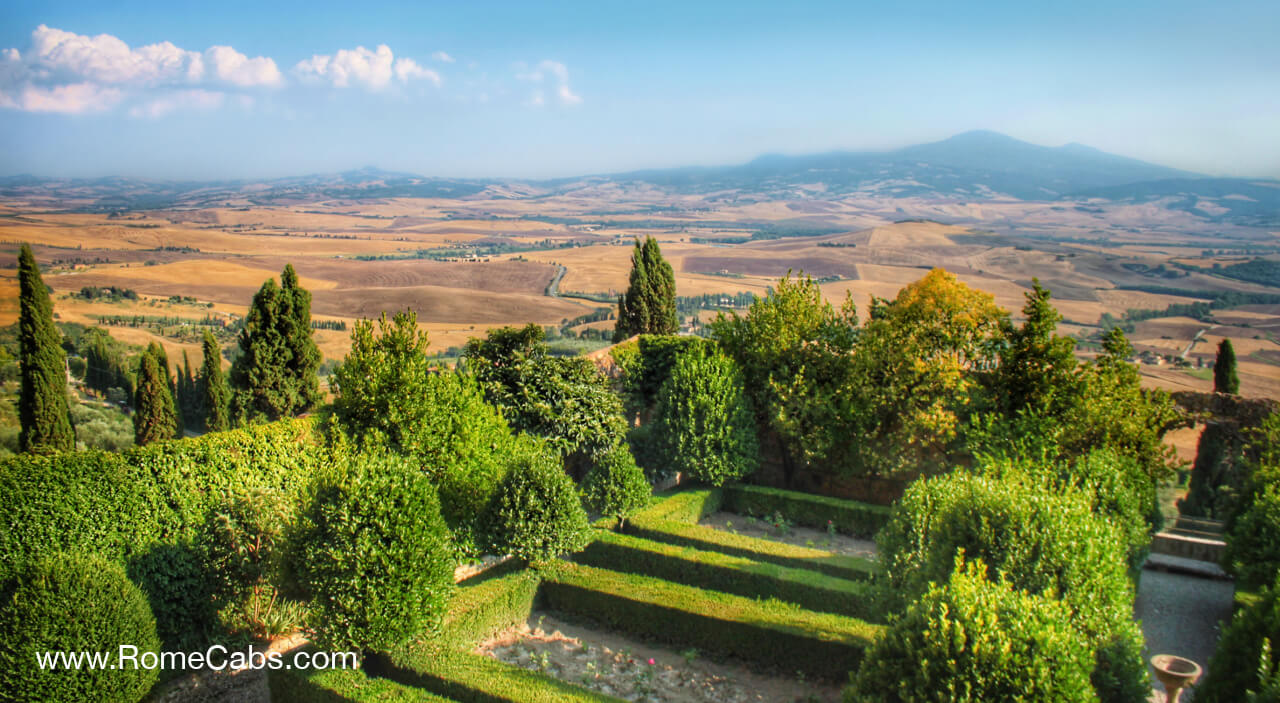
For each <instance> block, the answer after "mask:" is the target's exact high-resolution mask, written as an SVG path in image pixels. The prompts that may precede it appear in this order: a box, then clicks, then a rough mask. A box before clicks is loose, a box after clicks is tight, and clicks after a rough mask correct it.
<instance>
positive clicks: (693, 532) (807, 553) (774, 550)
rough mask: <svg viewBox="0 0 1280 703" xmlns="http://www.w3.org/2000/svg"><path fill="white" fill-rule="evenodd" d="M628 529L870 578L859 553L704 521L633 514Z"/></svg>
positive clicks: (794, 566)
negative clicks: (760, 535)
mask: <svg viewBox="0 0 1280 703" xmlns="http://www.w3.org/2000/svg"><path fill="white" fill-rule="evenodd" d="M624 531H625V533H626V534H629V535H634V536H636V537H643V538H645V539H650V540H654V541H655V542H665V543H667V544H674V545H678V546H681V547H692V548H694V549H701V550H705V551H713V552H722V553H724V554H732V555H734V556H738V557H744V558H746V559H751V560H753V561H763V562H768V563H770V564H777V565H779V566H785V567H788V568H791V569H806V570H809V571H818V572H821V573H824V574H826V575H828V576H835V577H836V578H843V579H851V580H855V581H862V580H866V579H869V578H871V575H872V574H874V573H875V571H876V567H875V564H874V563H873V562H870V561H868V560H866V559H859V558H858V557H849V556H844V555H842V554H832V553H831V552H824V551H822V550H820V549H810V548H808V547H799V546H796V545H791V544H785V543H783V542H774V541H772V540H767V539H758V538H755V537H747V536H745V535H735V534H733V533H731V532H725V531H724V530H717V529H714V528H711V527H703V526H702V525H690V524H687V523H683V522H676V521H675V520H654V519H646V518H640V517H634V518H632V519H631V521H630V522H628V523H627V524H626V528H625V530H624Z"/></svg>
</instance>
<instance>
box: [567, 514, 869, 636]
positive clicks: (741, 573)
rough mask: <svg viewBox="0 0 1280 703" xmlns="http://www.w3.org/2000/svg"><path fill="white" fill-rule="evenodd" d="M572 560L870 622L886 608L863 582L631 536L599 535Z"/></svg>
mask: <svg viewBox="0 0 1280 703" xmlns="http://www.w3.org/2000/svg"><path fill="white" fill-rule="evenodd" d="M574 561H576V562H578V563H580V564H586V565H587V566H595V567H599V568H602V569H612V570H614V571H625V572H627V573H632V574H640V575H646V576H653V577H656V578H660V579H665V580H667V581H674V582H676V583H683V584H685V585H687V586H696V587H698V588H706V589H710V590H713V591H721V592H723V593H732V594H735V595H739V596H745V597H747V598H777V599H778V600H782V601H786V602H788V603H795V604H796V605H799V606H801V607H803V608H808V609H809V610H815V611H818V612H822V613H836V614H839V615H848V616H850V617H855V618H861V619H863V620H867V621H869V622H883V617H884V609H883V608H882V607H880V605H879V604H878V603H877V599H876V598H875V588H874V587H873V586H872V585H871V584H870V583H868V582H866V581H850V580H846V579H842V578H836V577H834V576H828V575H826V574H822V573H818V572H815V571H808V570H805V569H791V568H787V567H785V566H779V565H777V564H767V563H762V562H758V561H752V560H751V559H746V558H743V557H737V556H732V555H729V554H722V553H720V552H707V551H701V550H697V549H693V548H691V547H677V546H674V545H670V544H663V543H661V542H654V541H651V540H647V539H641V538H639V537H632V536H629V535H621V534H615V533H605V534H601V535H599V536H598V538H597V539H596V540H595V541H594V542H592V543H591V545H590V546H588V547H587V548H586V550H584V551H582V552H581V553H579V554H577V555H575V556H574Z"/></svg>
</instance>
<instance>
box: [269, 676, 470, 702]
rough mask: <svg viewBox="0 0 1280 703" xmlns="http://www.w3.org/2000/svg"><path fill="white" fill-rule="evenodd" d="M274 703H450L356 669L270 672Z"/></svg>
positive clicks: (433, 695) (431, 694) (420, 690)
mask: <svg viewBox="0 0 1280 703" xmlns="http://www.w3.org/2000/svg"><path fill="white" fill-rule="evenodd" d="M267 685H268V686H269V687H270V688H271V700H272V701H279V703H365V702H366V701H377V702H378V703H451V701H450V699H448V698H444V697H442V696H437V695H435V694H434V693H430V692H428V691H424V690H422V689H420V688H413V687H411V686H405V685H404V684H400V683H396V682H395V681H391V680H389V679H380V678H376V677H372V676H369V675H368V674H366V673H364V671H362V670H359V669H356V670H350V669H327V670H323V671H322V670H318V669H307V670H305V671H304V670H284V669H272V670H269V671H267Z"/></svg>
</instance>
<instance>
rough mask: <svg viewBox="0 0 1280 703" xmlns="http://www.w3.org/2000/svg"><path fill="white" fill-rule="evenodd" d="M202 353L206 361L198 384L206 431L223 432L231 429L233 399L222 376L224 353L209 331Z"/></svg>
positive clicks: (206, 334) (206, 333)
mask: <svg viewBox="0 0 1280 703" xmlns="http://www.w3.org/2000/svg"><path fill="white" fill-rule="evenodd" d="M202 351H203V353H204V361H203V363H201V365H200V378H199V379H198V381H197V383H198V385H199V389H200V395H201V403H200V404H201V406H202V407H201V409H202V410H203V411H204V429H205V430H206V431H208V432H222V431H223V430H227V429H230V428H231V421H230V418H229V417H228V416H227V412H228V405H229V403H230V400H231V399H230V392H229V391H228V390H227V381H226V379H225V378H223V376H222V353H221V350H220V349H219V348H218V341H217V340H216V339H214V338H213V334H211V333H210V332H209V330H205V332H204V342H203V346H202Z"/></svg>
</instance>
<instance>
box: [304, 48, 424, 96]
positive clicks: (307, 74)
mask: <svg viewBox="0 0 1280 703" xmlns="http://www.w3.org/2000/svg"><path fill="white" fill-rule="evenodd" d="M293 70H294V72H295V73H297V74H298V75H299V76H302V77H303V78H304V79H309V80H326V81H329V82H330V83H332V84H333V85H335V86H337V87H339V88H345V87H348V86H351V85H355V84H359V85H363V86H364V87H366V88H368V89H369V90H381V89H383V88H385V87H387V85H389V84H390V83H391V80H392V77H394V78H395V79H396V80H399V81H400V82H401V83H408V82H409V81H411V80H423V79H425V80H429V81H431V82H432V83H435V84H436V85H439V84H440V74H439V73H436V72H435V71H432V70H431V69H429V68H424V67H422V66H421V65H420V64H418V62H416V61H414V60H413V59H409V58H400V59H396V58H395V54H394V53H392V51H391V47H389V46H387V45H386V44H379V45H378V48H376V49H374V50H373V51H370V50H369V49H366V48H364V47H363V46H357V47H356V48H354V49H342V50H339V51H338V52H337V53H336V54H334V55H333V56H328V55H324V54H316V55H314V56H312V57H311V58H309V59H306V60H305V61H299V62H298V65H297V66H294V69H293Z"/></svg>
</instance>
